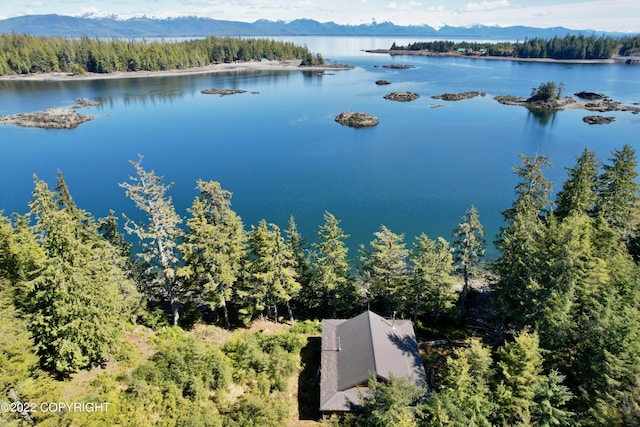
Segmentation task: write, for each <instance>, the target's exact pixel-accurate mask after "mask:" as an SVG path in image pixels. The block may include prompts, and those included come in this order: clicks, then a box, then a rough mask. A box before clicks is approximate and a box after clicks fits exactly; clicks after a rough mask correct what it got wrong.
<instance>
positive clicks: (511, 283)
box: [493, 155, 552, 323]
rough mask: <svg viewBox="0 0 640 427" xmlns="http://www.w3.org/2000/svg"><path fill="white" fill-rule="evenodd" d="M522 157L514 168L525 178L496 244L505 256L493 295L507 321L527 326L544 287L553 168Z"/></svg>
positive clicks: (546, 162)
mask: <svg viewBox="0 0 640 427" xmlns="http://www.w3.org/2000/svg"><path fill="white" fill-rule="evenodd" d="M520 157H521V158H522V162H523V165H522V166H519V167H516V168H514V171H515V173H516V175H518V176H519V177H520V178H521V180H520V182H518V184H517V185H516V188H515V193H516V199H515V201H514V202H513V205H512V207H511V208H509V209H507V210H506V211H504V212H503V213H502V215H503V217H504V219H505V222H506V226H505V227H503V228H502V229H501V230H500V234H499V235H498V240H497V241H496V242H495V245H496V247H497V248H498V249H499V250H500V251H501V253H502V256H501V257H500V259H498V260H497V261H496V262H495V263H494V266H493V267H494V270H495V272H496V273H497V274H498V277H499V279H498V281H497V282H496V283H495V284H493V291H494V292H493V296H494V298H495V302H496V305H497V308H498V310H499V311H500V313H501V314H502V316H503V317H504V319H505V320H506V321H511V320H515V321H516V322H519V323H526V322H527V318H528V317H529V315H530V314H531V313H532V310H533V307H532V306H531V302H532V301H534V300H535V294H536V293H537V292H538V291H539V287H540V283H539V281H540V277H539V273H540V271H541V268H540V263H541V262H542V260H541V258H540V256H539V254H540V251H541V250H542V248H541V247H540V242H541V239H540V236H541V235H542V234H543V233H544V223H543V220H542V218H543V217H544V216H545V215H546V214H547V213H548V211H549V209H550V207H551V202H550V199H549V197H550V194H551V188H552V184H551V182H550V181H549V180H547V179H546V177H545V176H544V170H543V168H544V167H549V166H550V165H551V164H550V162H549V159H548V157H546V156H539V155H536V156H534V157H527V156H523V155H521V156H520Z"/></svg>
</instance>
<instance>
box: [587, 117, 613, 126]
mask: <svg viewBox="0 0 640 427" xmlns="http://www.w3.org/2000/svg"><path fill="white" fill-rule="evenodd" d="M615 120H616V119H615V117H605V116H585V117H583V118H582V121H583V122H585V123H588V124H590V125H606V124H608V123H611V122H614V121H615Z"/></svg>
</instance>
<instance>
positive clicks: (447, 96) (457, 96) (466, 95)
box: [431, 91, 485, 101]
mask: <svg viewBox="0 0 640 427" xmlns="http://www.w3.org/2000/svg"><path fill="white" fill-rule="evenodd" d="M476 96H485V93H484V92H478V91H473V92H460V93H443V94H442V95H433V96H432V97H431V98H433V99H442V100H443V101H460V100H463V99H471V98H475V97H476Z"/></svg>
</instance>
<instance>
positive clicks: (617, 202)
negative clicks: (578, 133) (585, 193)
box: [597, 144, 640, 241]
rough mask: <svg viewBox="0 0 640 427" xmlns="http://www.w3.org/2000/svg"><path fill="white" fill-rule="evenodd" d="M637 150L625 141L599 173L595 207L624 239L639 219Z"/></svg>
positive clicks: (627, 237) (639, 189)
mask: <svg viewBox="0 0 640 427" xmlns="http://www.w3.org/2000/svg"><path fill="white" fill-rule="evenodd" d="M637 166H638V162H637V160H636V151H635V149H634V148H633V147H631V146H630V145H628V144H625V145H624V146H623V147H622V149H621V150H614V151H613V153H612V157H611V158H610V159H609V163H606V164H605V165H604V166H603V172H602V174H601V175H600V177H599V194H598V203H597V210H598V213H599V214H600V215H602V216H603V217H604V218H605V219H606V220H607V221H608V222H609V223H610V224H611V225H612V226H613V227H614V228H615V229H616V230H618V231H619V234H620V237H621V238H622V239H623V240H625V241H627V240H628V239H629V237H630V235H631V233H632V231H634V230H635V229H636V227H637V225H638V223H639V222H640V195H639V194H638V191H640V184H638V182H637V179H638V172H637V171H636V168H637Z"/></svg>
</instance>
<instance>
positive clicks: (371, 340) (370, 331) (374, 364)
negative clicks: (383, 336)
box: [367, 310, 378, 378]
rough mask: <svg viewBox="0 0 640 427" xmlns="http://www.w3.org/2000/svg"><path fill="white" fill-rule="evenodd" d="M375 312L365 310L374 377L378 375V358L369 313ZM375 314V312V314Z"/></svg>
mask: <svg viewBox="0 0 640 427" xmlns="http://www.w3.org/2000/svg"><path fill="white" fill-rule="evenodd" d="M372 314H375V313H374V312H373V311H371V310H367V321H368V322H369V328H368V329H369V338H370V342H371V354H373V369H375V374H376V378H377V377H378V360H377V358H376V345H375V344H374V342H373V325H372V323H371V315H372ZM376 316H377V314H376Z"/></svg>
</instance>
